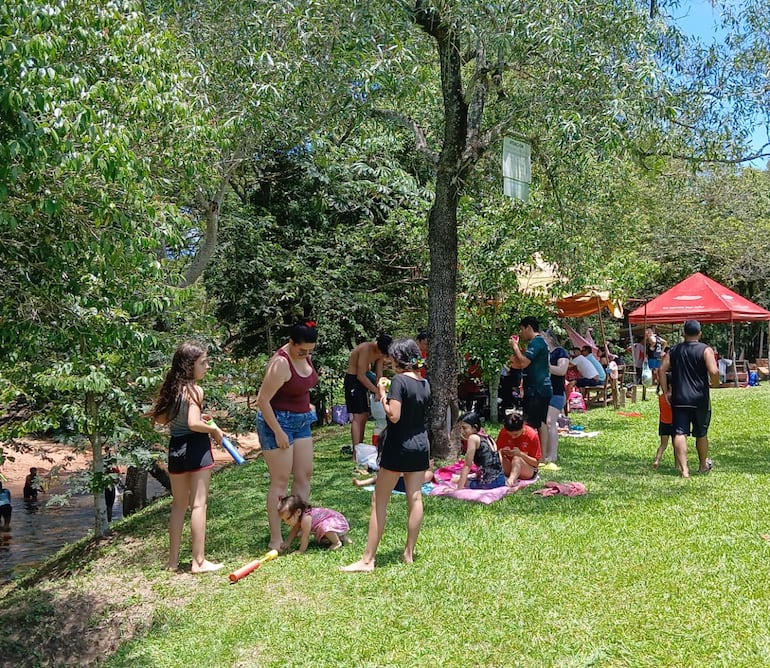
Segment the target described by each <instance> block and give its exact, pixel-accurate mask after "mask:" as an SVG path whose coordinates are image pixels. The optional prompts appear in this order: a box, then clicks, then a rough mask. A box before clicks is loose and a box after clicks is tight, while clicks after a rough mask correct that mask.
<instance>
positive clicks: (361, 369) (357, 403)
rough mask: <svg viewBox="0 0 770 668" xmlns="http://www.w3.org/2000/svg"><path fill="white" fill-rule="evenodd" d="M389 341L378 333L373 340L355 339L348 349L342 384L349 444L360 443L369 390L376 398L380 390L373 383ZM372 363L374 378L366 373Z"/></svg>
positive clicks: (380, 372) (387, 337)
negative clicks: (358, 341)
mask: <svg viewBox="0 0 770 668" xmlns="http://www.w3.org/2000/svg"><path fill="white" fill-rule="evenodd" d="M392 342H393V338H392V337H391V336H389V335H387V334H380V335H379V336H378V337H377V340H376V341H367V342H364V343H359V344H358V345H357V346H356V347H355V348H353V351H352V352H351V353H350V359H349V360H348V371H347V373H346V374H345V383H344V386H345V407H346V408H347V409H348V413H350V416H351V418H352V420H351V423H350V439H351V441H352V446H353V448H355V447H356V445H358V444H359V443H363V440H364V432H365V431H366V421H367V420H368V419H369V413H370V411H371V407H370V405H369V393H372V394H374V395H375V396H376V397H377V398H379V392H380V391H379V390H378V389H377V385H376V383H377V381H378V380H379V379H380V377H381V376H382V367H383V362H384V360H385V357H386V356H387V354H388V346H390V344H391V343H392ZM372 365H374V381H372V380H371V379H370V378H368V377H367V375H366V374H367V372H368V371H370V370H371V368H372ZM354 452H355V450H354ZM354 456H355V454H354Z"/></svg>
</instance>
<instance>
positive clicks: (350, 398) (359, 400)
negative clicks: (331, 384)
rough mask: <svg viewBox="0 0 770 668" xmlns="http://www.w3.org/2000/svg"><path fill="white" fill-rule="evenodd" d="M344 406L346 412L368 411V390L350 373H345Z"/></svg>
mask: <svg viewBox="0 0 770 668" xmlns="http://www.w3.org/2000/svg"><path fill="white" fill-rule="evenodd" d="M345 408H347V409H348V413H351V414H352V413H369V412H370V407H369V390H367V389H366V387H365V386H364V384H363V383H362V382H361V381H360V380H358V376H356V375H355V374H352V373H346V374H345Z"/></svg>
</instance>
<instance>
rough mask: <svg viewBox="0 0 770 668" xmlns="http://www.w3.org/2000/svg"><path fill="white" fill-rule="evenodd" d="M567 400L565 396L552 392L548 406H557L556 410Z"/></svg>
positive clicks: (562, 406)
mask: <svg viewBox="0 0 770 668" xmlns="http://www.w3.org/2000/svg"><path fill="white" fill-rule="evenodd" d="M566 401H567V397H565V396H564V395H563V394H554V395H553V396H552V397H551V400H550V401H549V402H548V406H549V408H557V409H558V410H561V409H562V408H564V404H565V403H566Z"/></svg>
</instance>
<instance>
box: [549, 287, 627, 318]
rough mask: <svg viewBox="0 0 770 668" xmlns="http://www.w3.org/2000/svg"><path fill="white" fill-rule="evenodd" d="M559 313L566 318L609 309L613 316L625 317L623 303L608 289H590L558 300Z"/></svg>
mask: <svg viewBox="0 0 770 668" xmlns="http://www.w3.org/2000/svg"><path fill="white" fill-rule="evenodd" d="M556 308H558V309H559V315H560V316H562V317H564V318H585V317H586V316H589V315H594V314H595V313H598V314H599V315H601V312H602V311H603V310H604V309H607V310H608V311H609V312H610V313H611V314H612V316H613V317H615V318H622V317H623V305H622V304H621V303H620V302H619V301H618V300H617V299H612V298H611V297H610V293H609V292H607V291H606V290H590V291H589V292H583V293H581V294H578V295H570V296H569V297H564V298H562V299H557V300H556Z"/></svg>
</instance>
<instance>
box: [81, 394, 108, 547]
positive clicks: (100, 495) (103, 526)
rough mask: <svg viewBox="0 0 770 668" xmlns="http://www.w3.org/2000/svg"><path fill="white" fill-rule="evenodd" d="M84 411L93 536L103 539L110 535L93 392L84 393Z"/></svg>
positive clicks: (97, 409)
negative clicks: (90, 458) (87, 422)
mask: <svg viewBox="0 0 770 668" xmlns="http://www.w3.org/2000/svg"><path fill="white" fill-rule="evenodd" d="M86 411H87V413H88V416H89V418H90V421H91V433H90V434H88V438H89V441H90V442H91V453H92V454H93V458H94V461H93V465H92V469H91V471H92V473H93V476H94V478H93V484H92V489H93V494H94V536H95V537H96V538H103V537H104V536H106V535H108V534H109V533H110V523H109V522H108V521H107V502H106V501H105V500H104V455H103V453H102V439H101V435H100V434H99V404H98V402H97V401H96V396H95V395H94V393H93V392H87V393H86Z"/></svg>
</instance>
